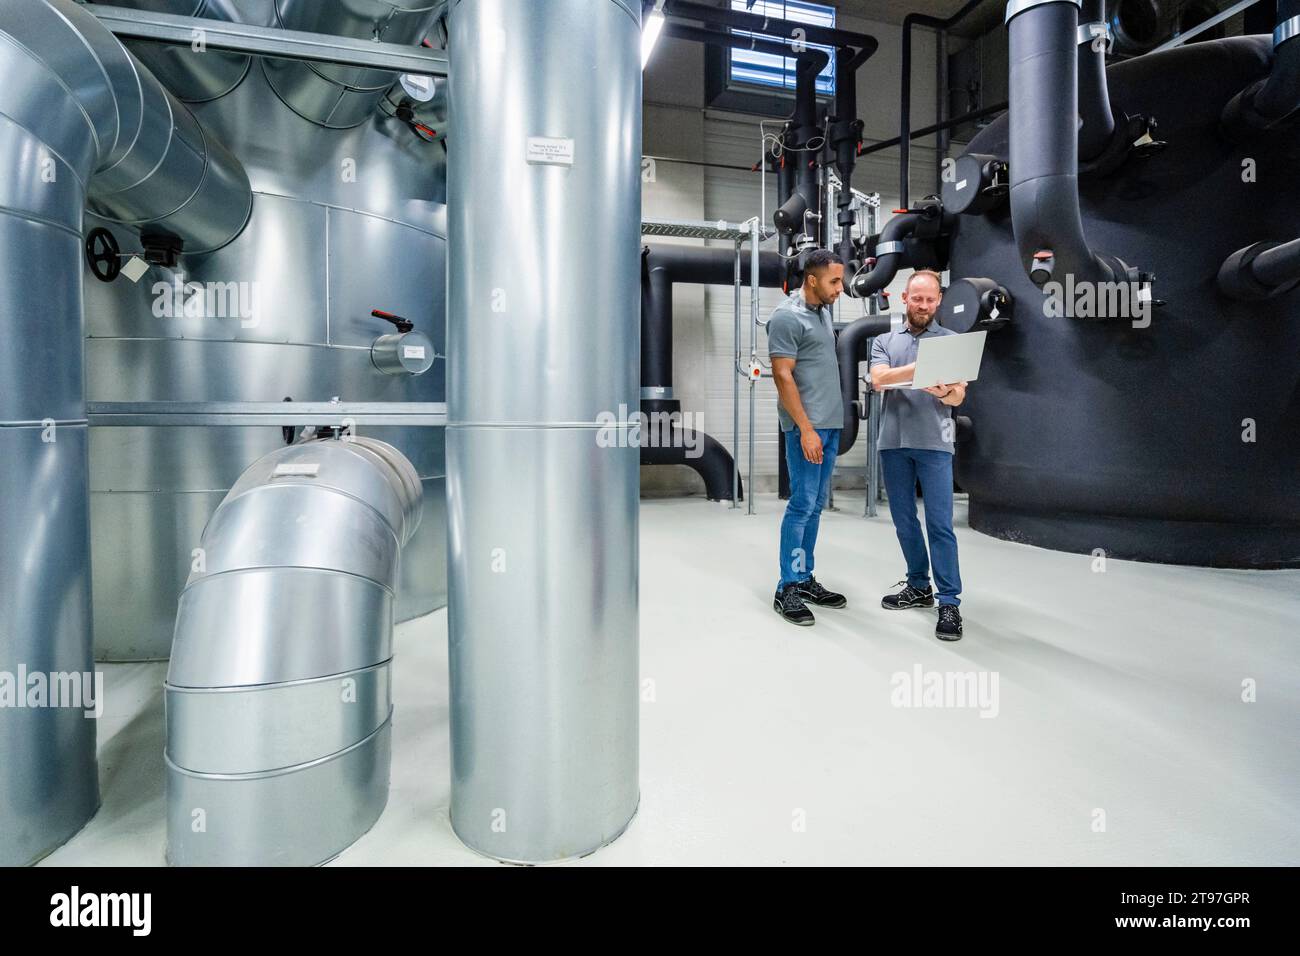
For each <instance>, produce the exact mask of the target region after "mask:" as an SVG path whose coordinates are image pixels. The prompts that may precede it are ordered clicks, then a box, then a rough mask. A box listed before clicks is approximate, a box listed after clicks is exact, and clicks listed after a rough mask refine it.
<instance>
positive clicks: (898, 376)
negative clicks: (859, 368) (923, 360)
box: [871, 365, 916, 389]
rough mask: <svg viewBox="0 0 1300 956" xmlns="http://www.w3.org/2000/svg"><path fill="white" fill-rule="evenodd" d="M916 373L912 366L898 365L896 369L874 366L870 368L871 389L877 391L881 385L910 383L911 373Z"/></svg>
mask: <svg viewBox="0 0 1300 956" xmlns="http://www.w3.org/2000/svg"><path fill="white" fill-rule="evenodd" d="M915 371H916V367H915V366H914V365H900V366H899V367H898V368H890V367H889V366H887V365H874V366H872V368H871V387H872V388H875V389H879V388H880V387H881V386H882V385H897V384H899V383H900V382H910V381H911V380H912V373H913V372H915Z"/></svg>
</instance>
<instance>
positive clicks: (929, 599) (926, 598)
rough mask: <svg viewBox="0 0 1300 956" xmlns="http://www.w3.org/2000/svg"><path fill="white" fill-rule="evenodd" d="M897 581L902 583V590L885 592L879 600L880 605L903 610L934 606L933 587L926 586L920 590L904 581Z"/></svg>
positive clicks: (890, 609)
mask: <svg viewBox="0 0 1300 956" xmlns="http://www.w3.org/2000/svg"><path fill="white" fill-rule="evenodd" d="M898 583H899V584H902V585H904V588H903V590H901V591H899V592H898V593H897V594H886V595H885V596H884V597H883V598H881V600H880V606H881V607H883V608H885V609H886V610H888V611H903V610H906V609H907V608H909V607H934V588H930V587H927V588H926V589H925V590H924V591H922V590H921V589H920V588H914V587H912V585H910V584H908V583H907V582H906V581H899V582H898ZM895 587H897V585H895Z"/></svg>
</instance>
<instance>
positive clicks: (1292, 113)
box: [1222, 0, 1300, 142]
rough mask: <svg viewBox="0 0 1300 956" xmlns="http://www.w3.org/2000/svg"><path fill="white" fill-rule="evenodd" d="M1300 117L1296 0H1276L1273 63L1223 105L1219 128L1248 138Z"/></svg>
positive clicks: (1299, 26)
mask: <svg viewBox="0 0 1300 956" xmlns="http://www.w3.org/2000/svg"><path fill="white" fill-rule="evenodd" d="M1297 120H1300V0H1278V4H1277V27H1276V28H1275V29H1274V31H1273V66H1272V68H1271V69H1270V70H1269V74H1268V76H1267V77H1265V78H1264V79H1262V80H1259V81H1258V82H1256V83H1252V84H1251V85H1250V86H1248V87H1247V88H1246V89H1244V90H1242V91H1241V92H1240V93H1239V94H1237V95H1236V96H1234V97H1233V98H1232V99H1231V100H1230V101H1229V102H1228V105H1227V106H1225V107H1224V109H1223V123H1222V126H1223V131H1224V133H1225V134H1227V136H1228V137H1229V138H1230V139H1232V140H1234V141H1238V142H1240V141H1243V140H1248V139H1250V138H1252V137H1254V136H1257V135H1259V134H1260V133H1264V132H1267V131H1269V130H1272V129H1276V128H1277V127H1279V126H1281V125H1282V124H1284V123H1291V122H1293V121H1297Z"/></svg>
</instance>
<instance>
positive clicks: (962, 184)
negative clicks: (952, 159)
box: [957, 179, 967, 189]
mask: <svg viewBox="0 0 1300 956" xmlns="http://www.w3.org/2000/svg"><path fill="white" fill-rule="evenodd" d="M966 183H967V180H965V179H963V180H962V181H961V182H959V183H958V184H957V188H958V189H965V188H966Z"/></svg>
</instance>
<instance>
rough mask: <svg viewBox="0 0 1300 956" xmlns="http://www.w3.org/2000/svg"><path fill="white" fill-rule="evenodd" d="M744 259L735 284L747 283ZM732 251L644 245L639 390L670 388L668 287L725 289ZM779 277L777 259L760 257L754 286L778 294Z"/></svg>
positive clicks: (670, 306)
mask: <svg viewBox="0 0 1300 956" xmlns="http://www.w3.org/2000/svg"><path fill="white" fill-rule="evenodd" d="M749 258H750V257H749V256H748V255H742V256H741V257H740V281H741V282H742V283H746V284H747V283H748V282H749ZM735 266H736V253H735V250H734V249H725V248H716V247H715V248H704V247H698V246H673V245H660V244H656V245H647V246H646V247H645V248H644V250H643V251H642V260H641V387H642V388H672V384H673V283H675V282H691V283H696V284H698V285H730V284H731V282H732V281H733V276H734V274H735ZM783 277H784V270H783V268H782V262H781V257H780V256H779V255H777V254H776V253H775V252H764V253H761V254H760V255H759V261H758V278H759V285H761V286H764V287H767V288H778V287H780V285H781V281H782V279H783Z"/></svg>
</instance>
